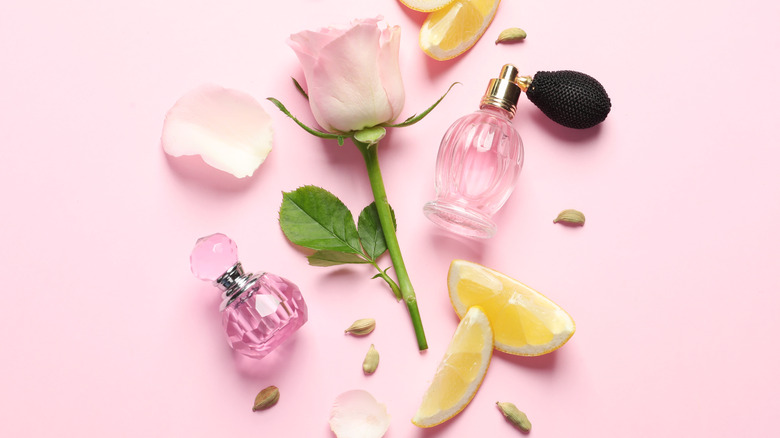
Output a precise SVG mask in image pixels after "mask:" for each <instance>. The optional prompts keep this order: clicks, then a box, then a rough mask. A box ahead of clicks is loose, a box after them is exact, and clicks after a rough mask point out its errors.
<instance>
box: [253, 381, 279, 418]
mask: <svg viewBox="0 0 780 438" xmlns="http://www.w3.org/2000/svg"><path fill="white" fill-rule="evenodd" d="M278 401H279V388H277V387H275V386H269V387H268V388H265V389H264V390H262V391H260V392H259V393H258V394H257V397H255V405H254V406H252V412H255V411H262V410H265V409H268V408H270V407H272V406H273V405H275V404H276V402H278Z"/></svg>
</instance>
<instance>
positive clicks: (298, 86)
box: [291, 78, 309, 100]
mask: <svg viewBox="0 0 780 438" xmlns="http://www.w3.org/2000/svg"><path fill="white" fill-rule="evenodd" d="M291 79H292V81H293V84H295V89H296V90H298V92H299V93H301V94H302V95H303V97H305V98H306V100H309V95H308V94H306V91H305V90H304V89H303V87H301V84H299V83H298V81H297V80H296V79H295V78H291Z"/></svg>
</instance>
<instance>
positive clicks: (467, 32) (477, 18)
mask: <svg viewBox="0 0 780 438" xmlns="http://www.w3.org/2000/svg"><path fill="white" fill-rule="evenodd" d="M499 3H501V0H453V1H452V2H451V3H449V4H448V5H447V6H445V7H444V8H442V9H439V10H437V11H435V12H432V13H430V14H429V15H428V17H427V18H426V19H425V22H423V25H422V27H421V28H420V48H422V50H423V52H425V53H426V54H427V55H428V56H430V57H431V58H433V59H436V60H438V61H445V60H447V59H452V58H454V57H456V56H458V55H460V54H462V53H463V52H465V51H466V50H468V49H470V48H471V46H473V45H474V43H476V42H477V40H479V38H480V37H481V36H482V34H484V33H485V30H487V28H488V26H489V25H490V22H491V21H493V17H495V15H496V10H497V9H498V4H499Z"/></svg>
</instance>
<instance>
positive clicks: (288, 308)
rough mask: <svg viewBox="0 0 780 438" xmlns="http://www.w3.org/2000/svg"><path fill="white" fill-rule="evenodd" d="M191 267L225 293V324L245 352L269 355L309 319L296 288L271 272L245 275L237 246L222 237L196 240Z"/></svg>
mask: <svg viewBox="0 0 780 438" xmlns="http://www.w3.org/2000/svg"><path fill="white" fill-rule="evenodd" d="M190 267H191V269H192V273H193V274H194V275H195V276H196V277H198V278H199V279H201V280H206V281H212V282H213V284H214V286H216V287H217V288H218V289H219V290H221V291H222V298H223V301H222V304H221V306H220V311H221V312H222V326H223V327H224V328H225V333H226V334H227V340H228V343H229V344H230V346H231V347H232V348H233V349H234V350H236V351H237V352H239V353H241V354H244V355H246V356H249V357H252V358H255V359H260V358H262V357H265V356H266V355H267V354H268V353H270V352H271V351H272V350H274V349H275V348H276V347H278V346H279V345H280V344H281V343H283V342H284V341H285V340H287V339H288V338H289V337H290V335H292V334H293V333H294V332H295V331H296V330H298V329H299V328H300V327H301V326H302V325H303V324H304V323H305V322H306V320H307V319H308V310H307V308H306V303H305V302H304V300H303V296H302V295H301V291H300V289H298V286H296V285H295V284H293V283H292V282H290V281H289V280H286V279H284V278H282V277H278V276H276V275H273V274H270V273H268V272H261V273H258V274H252V273H244V269H243V268H242V267H241V262H239V261H238V248H237V246H236V244H235V242H233V241H232V240H231V239H230V238H229V237H227V236H226V235H224V234H220V233H217V234H212V235H210V236H206V237H202V238H200V239H198V241H197V242H196V244H195V248H194V249H193V250H192V254H191V255H190Z"/></svg>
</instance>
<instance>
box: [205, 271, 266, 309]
mask: <svg viewBox="0 0 780 438" xmlns="http://www.w3.org/2000/svg"><path fill="white" fill-rule="evenodd" d="M263 274H264V273H263V272H260V273H258V274H253V273H251V272H249V273H245V272H244V268H243V267H242V266H241V262H236V264H235V265H233V266H231V267H230V268H229V269H228V270H227V271H225V273H224V274H222V275H220V276H219V277H218V278H217V279H216V280H214V286H216V287H217V288H218V289H219V290H221V291H222V304H221V305H220V310H224V309H225V308H226V307H227V306H229V305H230V304H232V303H233V302H234V301H235V300H236V299H237V298H238V297H240V296H241V295H242V294H243V293H244V292H246V291H247V290H249V289H251V288H252V286H253V285H254V284H255V282H256V281H257V280H258V279H259V278H260V277H261V276H262V275H263Z"/></svg>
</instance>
